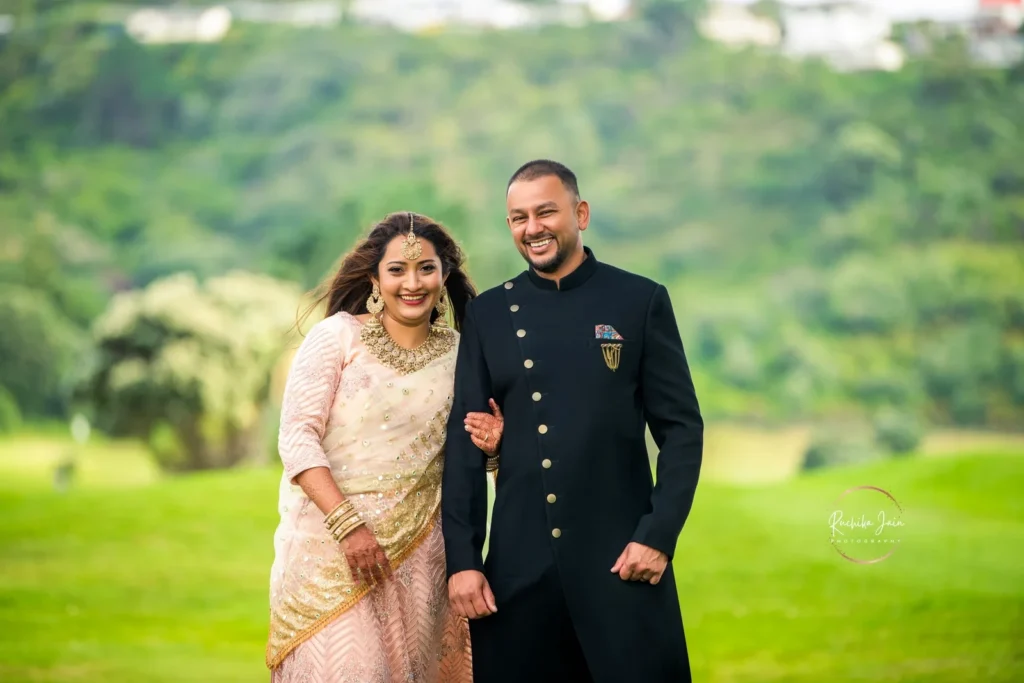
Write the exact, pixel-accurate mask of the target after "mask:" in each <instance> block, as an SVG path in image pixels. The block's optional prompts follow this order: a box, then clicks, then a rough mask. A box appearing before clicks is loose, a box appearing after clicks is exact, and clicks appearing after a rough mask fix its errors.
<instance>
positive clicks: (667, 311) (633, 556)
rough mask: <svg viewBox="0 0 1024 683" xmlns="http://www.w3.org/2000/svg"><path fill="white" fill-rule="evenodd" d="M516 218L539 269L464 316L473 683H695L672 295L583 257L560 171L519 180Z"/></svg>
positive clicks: (463, 524)
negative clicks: (653, 458)
mask: <svg viewBox="0 0 1024 683" xmlns="http://www.w3.org/2000/svg"><path fill="white" fill-rule="evenodd" d="M507 205H508V217H507V222H508V225H509V228H510V229H511V231H512V237H513V239H514V241H515V244H516V247H517V248H518V249H519V252H520V253H521V254H522V255H523V258H524V259H526V261H527V263H528V264H529V266H530V267H529V269H528V270H527V271H525V272H523V273H521V274H520V275H518V276H517V277H515V278H513V279H512V280H509V281H508V282H505V283H504V284H502V285H500V286H498V287H496V288H494V289H491V290H488V291H486V292H484V293H483V294H481V295H480V297H479V298H477V299H476V300H474V301H473V302H471V304H470V306H469V307H468V309H467V313H466V318H465V322H464V323H463V331H462V339H461V342H460V347H459V354H458V365H457V367H456V373H455V394H454V398H453V408H452V412H451V418H450V421H449V425H448V441H447V446H446V451H447V452H446V462H445V470H444V480H443V487H442V525H443V529H444V538H445V550H446V553H447V563H448V564H447V568H448V576H449V582H448V589H449V597H450V598H451V600H452V603H453V606H454V608H455V610H456V611H457V612H459V613H460V614H462V615H463V616H466V617H469V619H470V620H471V621H470V635H471V640H472V646H473V667H474V679H475V681H476V682H477V683H501V682H504V681H508V682H510V683H512V682H514V683H526V682H529V683H545V682H547V681H552V682H554V681H558V682H560V683H561V682H566V681H570V682H573V683H575V682H581V683H582V682H586V681H593V682H594V683H682V682H685V681H689V680H690V670H689V660H688V657H687V652H686V641H685V638H684V635H683V624H682V618H681V616H680V611H679V602H678V598H677V595H676V586H675V581H674V579H673V574H672V565H671V564H670V560H671V558H672V554H673V551H674V550H675V546H676V541H677V539H678V536H679V533H680V531H681V529H682V527H683V523H684V522H685V521H686V517H687V515H688V514H689V511H690V507H691V505H692V503H693V497H694V491H695V489H696V486H697V479H698V474H699V471H700V465H701V458H702V448H703V421H702V418H701V415H700V411H699V407H698V403H697V398H696V396H695V393H694V388H693V383H692V380H691V378H690V372H689V368H688V366H687V362H686V356H685V354H684V351H683V345H682V342H681V341H680V337H679V332H678V328H677V326H676V320H675V317H674V316H673V312H672V306H671V303H670V301H669V296H668V293H667V291H666V290H665V288H664V287H663V286H661V285H659V284H657V283H655V282H652V281H651V280H648V279H646V278H644V277H640V276H638V275H634V274H632V273H628V272H625V271H623V270H620V269H618V268H615V267H613V266H610V265H607V264H605V263H602V262H599V261H598V260H597V258H596V256H595V255H594V253H593V251H592V250H591V249H590V248H588V247H584V246H583V241H582V233H583V231H584V230H586V229H587V226H588V225H589V222H590V207H589V205H588V204H587V202H585V201H583V200H581V199H580V196H579V190H578V187H577V182H576V177H575V175H574V174H573V173H572V172H571V171H570V170H569V169H568V168H566V167H565V166H563V165H561V164H559V163H556V162H553V161H546V160H540V161H531V162H530V163H527V164H525V165H524V166H522V167H521V168H520V169H519V170H517V171H516V172H515V174H513V176H512V178H511V180H510V181H509V185H508V191H507ZM491 398H493V399H494V400H495V401H496V402H497V404H498V405H499V406H500V408H501V412H502V413H503V415H504V427H505V428H504V437H503V443H502V445H501V449H500V451H501V452H500V461H499V469H498V472H497V483H496V496H495V502H494V508H493V512H492V523H491V537H490V545H489V550H488V556H487V561H486V562H483V561H482V557H481V556H482V551H483V546H484V537H485V535H486V516H487V487H486V474H485V466H486V458H485V456H484V454H483V452H482V451H480V450H479V449H478V448H477V447H476V446H475V445H473V440H476V441H477V443H481V442H487V441H488V440H489V439H491V438H493V436H491V434H490V433H488V432H486V430H485V429H486V422H485V421H484V420H485V417H486V416H484V417H480V416H468V414H469V413H486V412H487V410H488V405H489V403H488V402H489V399H491ZM466 416H468V417H466ZM645 423H646V424H647V425H649V426H650V429H651V433H652V434H653V436H654V440H655V442H656V443H657V445H658V448H659V451H660V452H659V457H658V466H657V485H656V486H653V485H652V480H651V471H650V465H649V460H648V456H647V448H646V441H645V432H644V426H645Z"/></svg>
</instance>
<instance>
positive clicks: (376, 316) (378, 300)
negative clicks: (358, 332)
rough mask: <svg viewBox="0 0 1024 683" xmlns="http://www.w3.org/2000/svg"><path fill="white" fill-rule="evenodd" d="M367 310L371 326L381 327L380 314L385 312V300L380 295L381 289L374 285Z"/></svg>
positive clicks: (367, 301) (367, 302)
mask: <svg viewBox="0 0 1024 683" xmlns="http://www.w3.org/2000/svg"><path fill="white" fill-rule="evenodd" d="M366 310H367V311H369V313H370V320H369V324H370V325H380V324H381V323H380V314H381V312H383V311H384V299H383V298H382V297H381V295H380V287H378V286H377V283H376V282H374V283H373V290H372V291H371V292H370V296H369V298H368V299H367V300H366Z"/></svg>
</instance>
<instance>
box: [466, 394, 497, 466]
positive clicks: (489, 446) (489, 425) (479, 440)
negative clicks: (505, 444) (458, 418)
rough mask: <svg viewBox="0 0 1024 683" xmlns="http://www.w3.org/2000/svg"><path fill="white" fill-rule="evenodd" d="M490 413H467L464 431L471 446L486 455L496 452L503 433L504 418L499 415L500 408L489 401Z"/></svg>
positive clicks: (492, 400)
mask: <svg viewBox="0 0 1024 683" xmlns="http://www.w3.org/2000/svg"><path fill="white" fill-rule="evenodd" d="M488 403H489V404H490V406H491V413H492V414H490V415H488V414H487V413H469V414H467V415H466V431H467V432H469V438H470V439H471V440H472V441H473V445H474V446H476V447H477V448H479V449H480V450H482V451H483V452H484V453H486V454H487V455H494V454H495V453H497V452H498V447H499V445H500V444H501V435H502V432H504V431H505V417H504V416H503V415H502V414H501V408H499V407H498V404H497V403H495V402H494V399H493V398H492V399H490V400H489V401H488Z"/></svg>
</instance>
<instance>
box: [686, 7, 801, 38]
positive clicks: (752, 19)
mask: <svg viewBox="0 0 1024 683" xmlns="http://www.w3.org/2000/svg"><path fill="white" fill-rule="evenodd" d="M699 27H700V32H701V34H702V35H703V36H704V37H705V38H707V39H708V40H713V41H715V42H718V43H723V44H725V45H731V46H734V47H743V46H747V45H761V46H764V47H777V46H778V45H779V44H780V43H781V42H782V29H781V27H780V26H779V24H778V23H776V22H775V21H773V20H772V19H769V18H767V17H762V16H758V15H757V14H755V13H754V12H752V11H750V10H749V9H747V8H746V7H744V6H742V5H734V4H727V3H715V4H712V5H709V6H708V12H707V14H706V15H704V17H703V18H702V19H701V21H700V24H699Z"/></svg>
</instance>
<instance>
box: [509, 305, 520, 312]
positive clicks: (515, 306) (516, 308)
mask: <svg viewBox="0 0 1024 683" xmlns="http://www.w3.org/2000/svg"><path fill="white" fill-rule="evenodd" d="M508 310H510V311H512V312H513V313H515V312H516V311H518V310H519V304H512V305H511V306H509V307H508Z"/></svg>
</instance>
